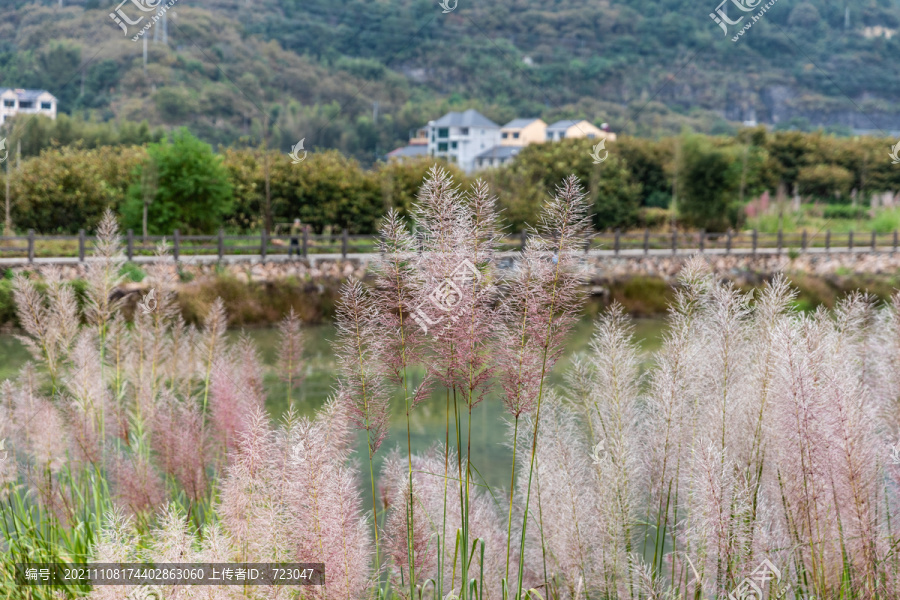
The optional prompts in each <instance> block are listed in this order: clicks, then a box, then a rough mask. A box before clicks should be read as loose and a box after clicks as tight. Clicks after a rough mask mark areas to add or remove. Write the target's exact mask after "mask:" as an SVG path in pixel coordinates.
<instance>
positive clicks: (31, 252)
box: [28, 229, 34, 263]
mask: <svg viewBox="0 0 900 600" xmlns="http://www.w3.org/2000/svg"><path fill="white" fill-rule="evenodd" d="M28 262H29V263H33V262H34V229H29V230H28Z"/></svg>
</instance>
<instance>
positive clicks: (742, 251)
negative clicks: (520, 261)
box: [0, 246, 894, 267]
mask: <svg viewBox="0 0 900 600" xmlns="http://www.w3.org/2000/svg"><path fill="white" fill-rule="evenodd" d="M794 250H795V251H796V252H799V253H801V254H819V255H822V254H829V253H830V254H849V253H852V254H880V253H892V252H893V251H894V249H893V247H892V246H882V247H878V248H877V249H876V250H875V251H873V250H872V248H871V247H870V246H866V247H857V248H853V250H852V251H851V250H849V249H848V248H831V249H830V250H826V249H825V248H808V249H807V250H803V251H801V250H797V249H794ZM698 253H700V250H699V248H694V249H689V248H679V249H678V250H677V251H676V252H674V253H673V252H672V250H671V249H670V248H667V249H650V250H648V251H647V252H645V251H644V250H643V249H642V248H633V249H632V248H629V249H622V250H619V252H618V253H617V252H615V251H614V250H591V251H589V252H587V253H585V254H584V256H587V257H589V258H593V257H597V258H599V257H620V258H641V257H644V256H673V255H675V256H691V255H694V254H698ZM497 254H498V256H499V257H501V258H515V257H517V256H518V255H519V252H518V251H516V252H499V253H497ZM726 254H734V255H739V256H749V255H753V254H757V255H760V256H775V255H778V254H783V255H787V254H788V250H787V248H783V249H782V250H781V251H780V252H779V251H778V249H777V248H758V249H757V250H756V252H755V253H754V251H753V250H752V249H750V248H733V249H732V250H731V251H730V252H729V251H727V250H725V249H724V248H706V249H704V251H703V255H705V256H724V255H726ZM379 256H380V255H379V254H377V253H348V254H347V255H346V257H345V256H343V255H341V254H309V255H308V256H306V257H305V258H304V257H300V258H297V257H288V255H287V254H269V255H267V256H266V258H265V262H271V263H282V262H289V261H291V260H304V259H305V260H308V261H309V262H310V263H311V264H315V263H316V262H319V261H336V260H344V259H346V260H358V261H361V262H369V261H372V260H375V259H377V258H378V257H379ZM96 260H98V259H96V258H94V257H91V256H89V257H86V258H85V262H94V261H96ZM156 260H157V259H156V257H155V256H135V257H134V258H133V259H132V262H134V263H137V264H146V263H153V262H156ZM179 261H180V262H182V263H184V264H212V263H216V262H218V261H219V257H218V255H216V254H196V255H192V254H182V255H181V256H180V258H179ZM78 262H79V261H78V257H58V258H50V257H35V258H34V261H33V262H32V263H31V264H34V265H76V264H78ZM222 262H225V263H251V264H253V263H260V262H264V261H263V259H262V256H261V255H259V254H232V255H225V256H224V257H223V258H222ZM28 264H29V261H28V258H26V257H15V258H4V257H0V266H3V267H12V266H27V265H28Z"/></svg>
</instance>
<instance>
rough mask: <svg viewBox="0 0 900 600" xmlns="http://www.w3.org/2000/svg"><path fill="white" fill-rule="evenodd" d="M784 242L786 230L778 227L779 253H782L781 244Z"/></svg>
mask: <svg viewBox="0 0 900 600" xmlns="http://www.w3.org/2000/svg"><path fill="white" fill-rule="evenodd" d="M783 242H784V232H783V231H781V229H780V228H779V229H778V254H781V246H782V243H783Z"/></svg>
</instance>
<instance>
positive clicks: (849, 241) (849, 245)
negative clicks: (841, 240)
mask: <svg viewBox="0 0 900 600" xmlns="http://www.w3.org/2000/svg"><path fill="white" fill-rule="evenodd" d="M847 249H848V250H850V252H853V231H851V232H850V235H849V236H847Z"/></svg>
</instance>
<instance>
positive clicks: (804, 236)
mask: <svg viewBox="0 0 900 600" xmlns="http://www.w3.org/2000/svg"><path fill="white" fill-rule="evenodd" d="M806 245H807V242H806V230H805V229H804V230H803V239H802V240H801V241H800V247H801V249H802V250H803V251H804V252H806Z"/></svg>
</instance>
